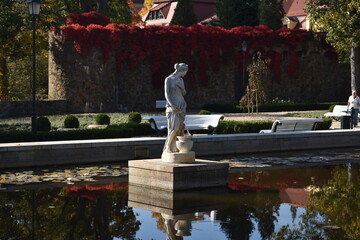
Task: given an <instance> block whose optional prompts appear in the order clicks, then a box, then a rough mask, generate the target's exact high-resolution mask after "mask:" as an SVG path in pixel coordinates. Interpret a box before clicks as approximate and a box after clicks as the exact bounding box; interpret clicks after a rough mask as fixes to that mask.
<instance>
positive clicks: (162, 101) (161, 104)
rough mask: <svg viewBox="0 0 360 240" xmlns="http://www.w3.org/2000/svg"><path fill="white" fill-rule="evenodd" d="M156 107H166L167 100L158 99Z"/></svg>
mask: <svg viewBox="0 0 360 240" xmlns="http://www.w3.org/2000/svg"><path fill="white" fill-rule="evenodd" d="M155 107H156V108H160V109H162V108H166V100H156V102H155Z"/></svg>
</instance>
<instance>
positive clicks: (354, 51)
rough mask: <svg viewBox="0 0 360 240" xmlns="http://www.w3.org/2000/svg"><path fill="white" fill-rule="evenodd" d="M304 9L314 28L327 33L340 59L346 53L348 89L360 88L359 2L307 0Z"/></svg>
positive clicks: (350, 0) (347, 0) (343, 57)
mask: <svg viewBox="0 0 360 240" xmlns="http://www.w3.org/2000/svg"><path fill="white" fill-rule="evenodd" d="M306 11H307V12H308V13H309V14H310V16H311V22H312V24H313V28H314V30H317V31H323V32H326V33H327V39H326V40H327V41H328V42H329V43H330V44H331V45H332V46H334V48H335V49H336V50H337V52H338V53H339V56H340V59H342V60H345V59H346V60H348V59H349V58H348V57H349V56H350V66H351V88H352V90H357V91H359V90H360V1H359V0H326V1H325V0H309V1H307V8H306Z"/></svg>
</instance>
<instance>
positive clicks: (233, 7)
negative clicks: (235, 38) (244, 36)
mask: <svg viewBox="0 0 360 240" xmlns="http://www.w3.org/2000/svg"><path fill="white" fill-rule="evenodd" d="M258 4H259V2H258V0H221V1H219V3H218V4H217V6H216V15H217V16H218V18H219V20H217V21H215V22H213V23H212V25H217V26H220V27H223V28H226V29H231V28H233V27H236V26H244V25H246V26H256V25H258V24H259V20H258V15H257V11H258Z"/></svg>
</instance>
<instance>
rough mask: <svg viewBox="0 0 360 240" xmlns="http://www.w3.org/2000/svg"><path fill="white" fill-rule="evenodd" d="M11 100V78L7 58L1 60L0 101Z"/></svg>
mask: <svg viewBox="0 0 360 240" xmlns="http://www.w3.org/2000/svg"><path fill="white" fill-rule="evenodd" d="M8 98H9V78H8V68H7V61H6V58H5V57H1V58H0V101H7V100H8Z"/></svg>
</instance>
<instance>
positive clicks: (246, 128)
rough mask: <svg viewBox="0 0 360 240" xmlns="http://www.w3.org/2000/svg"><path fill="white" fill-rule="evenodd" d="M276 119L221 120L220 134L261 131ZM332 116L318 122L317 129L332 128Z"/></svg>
mask: <svg viewBox="0 0 360 240" xmlns="http://www.w3.org/2000/svg"><path fill="white" fill-rule="evenodd" d="M273 122H274V121H220V125H219V129H218V133H219V134H233V133H259V132H260V131H261V130H263V129H271V127H272V124H273ZM331 124H332V119H331V118H324V119H323V122H321V123H318V124H317V126H316V130H327V129H330V127H331Z"/></svg>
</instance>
